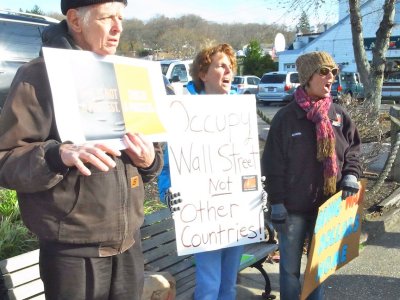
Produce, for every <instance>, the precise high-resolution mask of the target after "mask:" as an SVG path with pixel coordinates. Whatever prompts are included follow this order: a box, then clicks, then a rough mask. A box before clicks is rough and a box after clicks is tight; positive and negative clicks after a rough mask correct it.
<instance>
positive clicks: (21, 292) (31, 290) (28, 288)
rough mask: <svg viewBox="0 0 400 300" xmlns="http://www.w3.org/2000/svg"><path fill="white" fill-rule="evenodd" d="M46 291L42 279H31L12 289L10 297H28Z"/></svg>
mask: <svg viewBox="0 0 400 300" xmlns="http://www.w3.org/2000/svg"><path fill="white" fill-rule="evenodd" d="M43 291H44V287H43V282H42V280H40V279H37V280H34V281H31V282H29V283H26V284H24V285H21V286H19V287H16V288H14V289H12V290H9V292H8V297H9V299H10V300H19V299H26V298H29V297H32V296H35V295H37V294H41V293H43Z"/></svg>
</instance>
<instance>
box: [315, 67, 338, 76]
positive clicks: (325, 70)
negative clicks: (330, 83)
mask: <svg viewBox="0 0 400 300" xmlns="http://www.w3.org/2000/svg"><path fill="white" fill-rule="evenodd" d="M329 72H331V73H332V75H333V76H336V75H337V74H338V72H339V69H338V68H333V69H330V68H327V67H321V68H320V69H319V75H321V76H326V75H328V74H329Z"/></svg>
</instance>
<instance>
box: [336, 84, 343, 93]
mask: <svg viewBox="0 0 400 300" xmlns="http://www.w3.org/2000/svg"><path fill="white" fill-rule="evenodd" d="M337 91H338V92H341V91H343V87H342V86H341V85H340V84H339V85H338V87H337Z"/></svg>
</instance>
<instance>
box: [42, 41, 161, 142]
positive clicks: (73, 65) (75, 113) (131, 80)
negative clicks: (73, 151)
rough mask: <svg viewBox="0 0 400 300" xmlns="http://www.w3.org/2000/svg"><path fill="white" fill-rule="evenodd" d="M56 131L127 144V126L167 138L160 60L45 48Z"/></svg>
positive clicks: (65, 136) (71, 137) (156, 137)
mask: <svg viewBox="0 0 400 300" xmlns="http://www.w3.org/2000/svg"><path fill="white" fill-rule="evenodd" d="M43 55H44V59H45V63H46V69H47V73H48V75H49V81H50V87H51V92H52V96H53V103H54V111H55V117H56V122H57V128H58V132H59V133H60V137H61V139H62V141H72V142H74V143H75V144H83V143H90V142H93V143H98V142H104V143H108V144H111V145H115V147H118V148H119V149H123V148H125V146H124V145H123V143H122V140H121V139H122V137H123V136H124V134H125V133H126V132H132V133H137V132H139V133H142V134H145V135H147V136H148V137H149V138H150V139H151V140H153V141H162V140H165V128H164V127H163V124H162V123H163V122H162V121H161V120H160V118H159V116H160V115H161V114H159V111H161V110H162V107H163V105H164V104H165V100H164V98H165V97H166V92H165V87H164V83H163V78H162V73H161V67H160V64H159V63H158V62H151V61H146V60H139V59H133V58H128V57H122V56H115V55H109V56H98V55H96V54H94V53H93V52H89V51H76V50H64V49H54V48H43Z"/></svg>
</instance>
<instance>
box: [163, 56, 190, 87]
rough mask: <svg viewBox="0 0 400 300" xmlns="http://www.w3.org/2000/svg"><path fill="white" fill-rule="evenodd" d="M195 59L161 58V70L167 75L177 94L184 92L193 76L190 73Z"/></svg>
mask: <svg viewBox="0 0 400 300" xmlns="http://www.w3.org/2000/svg"><path fill="white" fill-rule="evenodd" d="M192 63H193V60H178V59H174V60H161V61H160V64H161V71H162V73H163V75H165V76H166V77H167V78H168V80H169V82H171V85H172V86H173V88H174V90H175V93H176V94H183V93H184V90H185V87H186V85H187V84H188V82H189V81H190V80H192V77H191V76H190V74H189V70H190V66H191V64H192Z"/></svg>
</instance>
